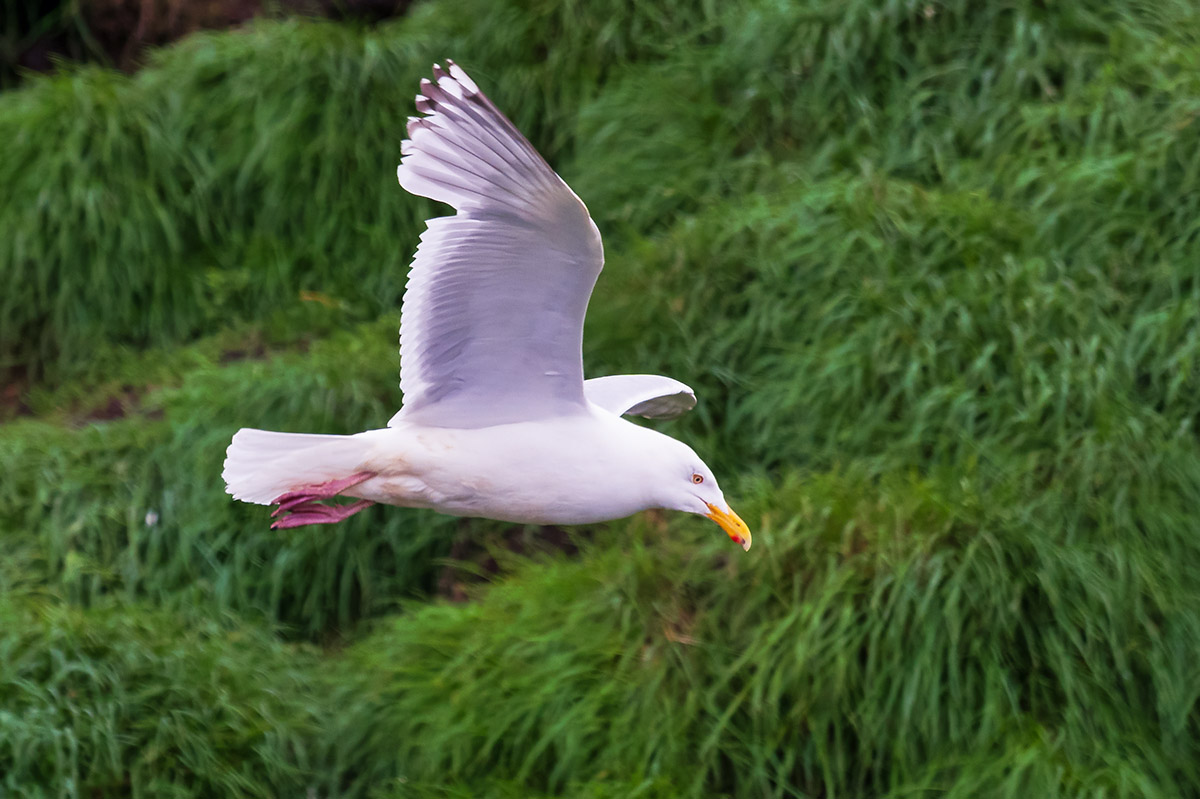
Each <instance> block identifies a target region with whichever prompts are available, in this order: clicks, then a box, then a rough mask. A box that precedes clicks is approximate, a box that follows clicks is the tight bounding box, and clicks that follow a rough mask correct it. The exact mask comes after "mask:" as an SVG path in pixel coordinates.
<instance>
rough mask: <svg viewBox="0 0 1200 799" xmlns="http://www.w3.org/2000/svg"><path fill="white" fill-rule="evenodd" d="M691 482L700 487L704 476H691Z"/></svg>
mask: <svg viewBox="0 0 1200 799" xmlns="http://www.w3.org/2000/svg"><path fill="white" fill-rule="evenodd" d="M692 482H693V483H695V484H696V485H700V484H701V483H703V482H704V475H702V474H693V475H692Z"/></svg>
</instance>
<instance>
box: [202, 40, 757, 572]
mask: <svg viewBox="0 0 1200 799" xmlns="http://www.w3.org/2000/svg"><path fill="white" fill-rule="evenodd" d="M433 74H434V80H433V81H429V80H422V81H421V84H420V86H421V93H420V94H418V95H417V98H416V106H417V110H418V111H419V112H420V113H421V114H423V115H424V116H420V117H412V118H410V119H409V121H408V136H409V138H408V139H407V140H406V141H404V142H403V144H402V146H401V161H400V166H399V168H398V169H397V176H398V178H399V180H400V185H401V186H403V187H404V188H405V189H407V190H408V191H409V192H411V193H413V194H416V195H420V196H422V197H429V198H431V199H434V200H438V201H440V202H444V203H446V204H447V205H450V206H452V207H453V208H454V209H455V210H456V211H457V213H456V214H455V215H454V216H447V217H439V218H436V219H431V220H429V221H428V223H427V229H426V230H425V232H424V234H423V235H422V236H421V243H420V246H419V247H418V248H417V254H416V257H415V258H414V259H413V264H412V269H411V271H410V273H409V279H408V287H407V289H406V291H405V294H404V304H403V309H402V316H401V325H400V387H401V390H402V392H403V395H404V404H403V407H402V408H401V409H400V411H399V412H398V413H397V414H396V415H395V416H394V417H392V419H391V421H389V422H388V426H387V427H386V428H384V429H380V430H368V431H366V432H363V433H358V434H356V435H353V436H328V435H307V434H295V433H275V432H268V431H264V430H252V429H243V430H240V431H238V433H237V434H236V435H234V437H233V442H232V443H231V444H230V446H229V449H228V452H227V456H226V459H225V469H224V473H223V477H224V479H225V483H226V487H227V491H228V492H229V493H230V494H232V495H233V496H234V497H235V498H236V499H241V500H245V501H247V502H254V503H258V504H262V505H275V506H276V509H275V511H274V513H273V514H272V515H273V516H274V517H275V519H276V520H275V522H274V524H273V526H274V527H296V526H299V525H304V524H323V523H332V522H338V521H341V520H342V519H345V518H347V517H348V516H350V515H352V514H354V513H357V512H358V511H360V510H362V509H363V508H366V507H368V506H370V505H371V504H374V503H376V502H382V503H387V504H391V505H401V506H405V507H419V508H433V509H435V510H439V511H442V512H445V513H452V514H457V515H462V516H482V517H487V518H492V519H500V520H504V521H511V522H520V523H533V524H581V523H587V522H599V521H607V520H610V519H617V518H622V517H624V516H629V515H631V514H633V513H637V512H638V511H641V510H647V509H650V508H665V509H669V510H681V511H687V512H689V513H696V514H700V515H703V516H707V517H708V518H710V519H713V520H714V521H716V522H717V523H718V524H719V525H720V526H721V527H722V529H724V530H725V532H726V533H728V535H729V537H730V538H731V539H733V540H734V541H735V542H737V543H738V544H740V545H741V546H742V547H743V548H745V549H749V548H750V531H749V529H748V528H747V527H746V525H745V523H744V522H743V521H742V520H741V519H740V518H739V517H738V516H737V514H736V513H734V512H733V510H732V509H730V507H729V505H728V503H726V501H725V498H724V496H723V495H722V493H721V490H720V488H719V487H718V486H717V481H716V479H715V478H714V477H713V475H712V472H711V471H710V470H709V468H708V467H707V466H706V465H705V464H704V462H703V461H701V460H700V458H699V457H698V456H697V455H696V453H695V452H693V451H692V450H691V448H690V447H688V446H687V445H686V444H683V443H682V442H679V441H677V440H675V439H673V438H671V437H669V436H665V435H663V434H661V433H658V432H656V431H654V430H650V429H647V428H644V427H640V426H638V425H635V424H633V423H631V422H628V421H626V420H624V419H622V418H621V417H622V416H623V415H625V414H636V415H642V416H646V417H649V418H671V417H674V416H678V415H679V414H681V413H684V412H686V411H687V410H689V409H690V408H691V407H693V406H694V405H695V402H696V400H695V396H694V395H693V393H692V391H691V389H689V388H688V387H687V386H685V385H684V384H682V383H680V382H678V381H676V380H672V379H671V378H667V377H660V376H657V375H616V376H611V377H601V378H595V379H592V380H584V379H583V356H582V343H583V318H584V314H585V312H586V310H587V303H588V298H589V297H590V296H591V292H592V288H593V286H594V285H595V283H596V278H597V277H598V276H599V274H600V270H601V268H602V267H603V265H604V250H603V246H602V244H601V240H600V231H599V230H597V228H596V225H595V223H594V222H592V219H591V217H590V216H589V214H588V210H587V208H586V206H584V204H583V202H582V201H581V200H580V199H579V198H578V197H577V196H576V195H575V193H574V192H573V191H571V188H570V187H569V186H568V185H567V184H566V183H565V182H564V181H563V180H562V178H560V177H559V176H558V175H557V174H556V173H555V172H554V170H553V169H551V168H550V166H549V165H548V164H547V163H546V161H545V160H544V159H543V158H542V157H541V155H539V154H538V152H537V150H535V149H534V148H533V146H532V145H531V144H530V143H529V142H528V141H527V140H526V139H525V137H524V136H522V135H521V133H520V132H519V131H518V130H517V129H516V127H515V126H513V124H512V123H511V122H509V120H508V119H507V118H505V116H504V115H503V114H501V113H500V111H499V110H497V108H496V107H495V106H494V105H493V104H492V102H491V101H490V100H488V98H487V97H486V96H484V94H483V93H482V92H480V91H479V88H478V87H477V86H476V85H475V83H474V82H473V81H472V80H471V79H470V78H469V77H468V76H467V74H466V73H465V72H464V71H463V70H462V69H461V68H459V67H458V66H457V65H456V64H454V63H453V62H447V69H445V70H443V69H442V68H441V67H440V66H438V65H434V68H433ZM337 496H343V497H349V498H352V499H357V500H358V501H356V502H353V503H349V504H332V503H327V502H326V500H332V499H333V498H334V497H337Z"/></svg>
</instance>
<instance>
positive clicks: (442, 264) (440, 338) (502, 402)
mask: <svg viewBox="0 0 1200 799" xmlns="http://www.w3.org/2000/svg"><path fill="white" fill-rule="evenodd" d="M433 74H434V80H433V81H429V80H422V81H421V84H420V91H421V93H420V94H419V95H417V100H416V107H417V110H418V112H420V113H422V114H425V116H422V117H413V118H411V119H409V122H408V135H409V138H408V140H406V141H405V142H404V143H403V145H402V147H401V156H402V157H401V161H400V166H399V167H398V169H397V177H398V178H399V180H400V185H401V186H403V187H404V188H405V189H407V190H408V191H410V192H412V193H413V194H417V195H420V196H423V197H429V198H431V199H434V200H438V201H439V202H444V203H447V204H448V205H451V206H452V207H454V209H455V210H456V211H457V214H456V215H454V216H449V217H440V218H435V219H431V220H429V221H428V223H427V228H426V230H425V232H424V233H423V234H422V236H421V243H420V245H419V246H418V248H417V253H416V256H415V257H414V259H413V265H412V270H411V271H410V273H409V280H408V286H407V289H406V291H405V294H404V307H403V316H402V320H401V327H400V387H401V390H402V391H403V392H404V408H403V409H402V410H401V411H400V413H398V414H397V415H396V417H395V418H393V420H392V422H391V423H392V424H394V423H396V422H397V421H398V420H401V419H408V420H412V421H417V422H419V423H422V424H431V425H437V426H446V427H482V426H487V425H491V424H501V423H505V422H513V421H520V420H522V419H534V418H544V417H546V416H552V415H559V414H563V413H573V412H578V411H579V410H580V409H581V408H583V407H585V405H586V400H585V399H584V394H583V361H582V352H581V351H582V340H583V317H584V313H585V312H586V310H587V302H588V298H589V297H590V296H591V291H592V287H593V286H594V285H595V282H596V278H597V276H598V275H599V273H600V270H601V268H602V267H603V264H604V254H603V248H602V245H601V242H600V233H599V231H598V230H597V229H596V226H595V224H594V223H593V222H592V220H591V217H590V216H589V215H588V212H587V208H586V207H585V206H584V204H583V203H582V202H581V201H580V200H579V198H578V197H577V196H575V193H574V192H572V191H571V189H570V187H568V186H567V184H566V183H565V182H563V180H562V179H561V178H560V177H559V176H558V175H557V174H555V172H554V170H552V169H551V168H550V166H549V165H548V164H547V163H546V162H545V160H544V159H543V158H542V157H541V155H539V154H538V152H537V150H535V149H534V148H533V145H531V144H530V143H529V142H528V141H527V140H526V139H525V137H524V136H522V135H521V133H520V132H519V131H518V130H517V129H516V127H515V126H514V125H513V124H512V123H511V122H510V121H509V120H508V119H507V118H505V117H504V115H503V114H501V113H500V112H499V110H497V109H496V107H495V106H494V105H493V104H492V102H491V101H490V100H489V99H488V98H487V97H485V96H484V95H483V93H482V92H480V91H479V89H478V87H477V86H476V85H475V83H474V82H473V81H472V80H471V79H470V78H469V77H468V76H467V74H466V73H465V72H463V71H462V69H460V68H459V67H458V66H457V65H455V64H453V63H448V70H443V69H442V68H441V67H439V66H436V65H435V66H434V70H433Z"/></svg>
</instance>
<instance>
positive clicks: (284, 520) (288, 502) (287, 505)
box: [271, 472, 375, 530]
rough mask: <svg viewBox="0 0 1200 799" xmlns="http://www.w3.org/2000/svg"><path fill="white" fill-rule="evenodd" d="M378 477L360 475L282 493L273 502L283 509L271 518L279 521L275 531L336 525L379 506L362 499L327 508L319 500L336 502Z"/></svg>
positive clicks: (277, 509) (369, 474)
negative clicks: (334, 498) (353, 489)
mask: <svg viewBox="0 0 1200 799" xmlns="http://www.w3.org/2000/svg"><path fill="white" fill-rule="evenodd" d="M374 476H375V473H374V472H356V473H354V474H352V475H350V476H349V477H346V478H343V479H341V480H330V481H329V482H326V483H320V484H318V485H314V486H308V487H307V488H302V489H299V490H297V491H289V492H287V493H286V494H280V495H279V496H278V497H276V498H275V500H274V501H273V502H272V503H271V504H272V505H278V506H279V507H277V508H276V509H275V511H274V512H273V513H272V514H271V518H274V519H275V522H273V523H272V524H271V529H272V530H285V529H287V528H290V527H301V526H303V525H306V524H336V523H337V522H340V521H342V520H343V519H348V518H350V517H351V516H353V515H354V514H356V513H358V512H359V511H361V510H366V509H367V508H369V507H371V506H372V505H374V504H375V503H374V502H372V501H371V500H369V499H360V500H359V501H358V502H353V503H351V504H349V505H325V504H322V503H321V502H320V501H319V500H322V499H332V498H333V497H335V496H337V495H338V494H340V493H341V492H343V491H345V490H346V489H348V488H353V487H354V486H356V485H358V484H359V483H361V482H364V481H366V480H369V479H371V478H372V477H374Z"/></svg>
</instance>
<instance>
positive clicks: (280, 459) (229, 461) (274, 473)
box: [221, 427, 370, 505]
mask: <svg viewBox="0 0 1200 799" xmlns="http://www.w3.org/2000/svg"><path fill="white" fill-rule="evenodd" d="M369 446H370V445H369V444H368V443H367V442H366V441H364V440H363V439H361V438H359V437H357V436H330V435H316V434H309V433H276V432H273V431H270V430H255V429H252V428H248V427H247V428H243V429H241V430H239V431H238V432H237V433H235V434H234V436H233V442H232V443H230V445H229V449H227V450H226V452H225V468H224V470H223V471H222V472H221V477H223V478H224V479H225V490H226V491H227V492H228V493H229V494H232V495H233V498H234V499H240V500H242V501H243V502H253V503H255V504H258V505H269V504H271V501H272V500H274V499H275V498H276V497H278V496H280V495H282V494H286V493H288V492H289V491H295V490H298V489H300V488H303V487H304V486H310V485H317V484H320V483H325V482H328V481H330V480H337V479H340V478H344V477H346V476H347V475H350V474H353V473H355V472H358V471H360V467H361V465H362V462H363V459H364V457H365V455H366V453H367V450H368V448H369Z"/></svg>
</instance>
